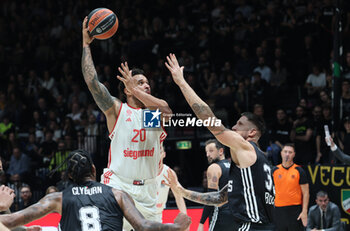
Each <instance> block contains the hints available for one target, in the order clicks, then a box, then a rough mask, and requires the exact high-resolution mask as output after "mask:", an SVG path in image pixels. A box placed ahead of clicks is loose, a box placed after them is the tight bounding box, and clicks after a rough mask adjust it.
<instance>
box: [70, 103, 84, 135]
mask: <svg viewBox="0 0 350 231" xmlns="http://www.w3.org/2000/svg"><path fill="white" fill-rule="evenodd" d="M81 116H82V113H81V108H80V105H79V104H78V103H73V104H72V107H71V112H70V113H69V114H67V117H70V118H71V119H72V120H73V122H74V127H75V129H76V130H79V129H80V122H81Z"/></svg>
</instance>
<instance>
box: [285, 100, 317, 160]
mask: <svg viewBox="0 0 350 231" xmlns="http://www.w3.org/2000/svg"><path fill="white" fill-rule="evenodd" d="M295 111H296V120H294V122H293V127H292V130H291V132H290V140H291V141H292V142H294V143H295V153H296V156H295V163H296V164H300V165H304V164H309V163H313V162H314V160H315V159H314V151H313V150H314V148H315V147H314V144H313V142H312V141H313V140H312V132H313V128H312V124H311V121H310V120H309V119H308V117H307V116H306V115H305V110H304V108H303V107H301V106H297V107H296V109H295Z"/></svg>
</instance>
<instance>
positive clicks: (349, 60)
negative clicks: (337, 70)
mask: <svg viewBox="0 0 350 231" xmlns="http://www.w3.org/2000/svg"><path fill="white" fill-rule="evenodd" d="M343 77H344V78H345V79H350V51H347V52H346V54H345V65H344V66H343Z"/></svg>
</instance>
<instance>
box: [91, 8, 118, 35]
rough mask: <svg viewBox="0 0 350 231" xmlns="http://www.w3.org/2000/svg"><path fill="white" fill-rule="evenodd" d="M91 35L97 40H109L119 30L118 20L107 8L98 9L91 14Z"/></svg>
mask: <svg viewBox="0 0 350 231" xmlns="http://www.w3.org/2000/svg"><path fill="white" fill-rule="evenodd" d="M87 25H88V29H89V32H90V35H91V36H93V37H94V38H96V39H101V40H103V39H108V38H110V37H112V36H113V35H114V34H115V32H117V29H118V25H119V24H118V18H117V15H115V14H114V13H113V11H111V10H109V9H107V8H97V9H94V10H93V11H91V12H90V14H89V15H88V21H87Z"/></svg>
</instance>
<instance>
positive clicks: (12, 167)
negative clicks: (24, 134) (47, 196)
mask: <svg viewBox="0 0 350 231" xmlns="http://www.w3.org/2000/svg"><path fill="white" fill-rule="evenodd" d="M30 163H31V161H30V159H29V157H28V156H27V155H26V154H24V153H22V151H21V149H20V148H19V147H14V148H13V151H12V155H11V159H10V164H9V168H8V169H7V172H6V173H7V174H9V175H10V177H12V176H14V175H19V176H20V179H25V178H26V176H27V174H29V172H30V170H31V166H30Z"/></svg>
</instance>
